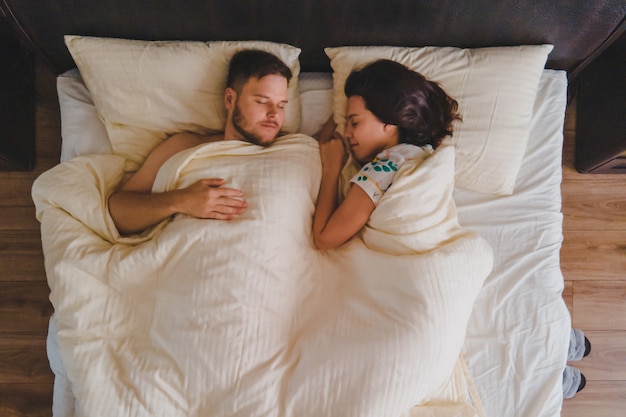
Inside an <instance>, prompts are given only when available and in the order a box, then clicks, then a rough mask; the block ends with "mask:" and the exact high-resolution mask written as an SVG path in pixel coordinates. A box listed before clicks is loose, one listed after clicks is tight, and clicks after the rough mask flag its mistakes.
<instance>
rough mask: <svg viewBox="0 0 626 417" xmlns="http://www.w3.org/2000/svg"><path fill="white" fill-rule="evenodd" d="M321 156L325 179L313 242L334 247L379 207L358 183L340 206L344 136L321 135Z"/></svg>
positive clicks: (318, 200) (341, 242) (359, 226)
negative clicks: (339, 193) (339, 189)
mask: <svg viewBox="0 0 626 417" xmlns="http://www.w3.org/2000/svg"><path fill="white" fill-rule="evenodd" d="M322 131H323V129H322ZM320 157H321V159H322V180H321V184H320V191H319V194H318V197H317V203H316V206H315V214H314V217H313V242H314V244H315V247H317V248H318V249H333V248H336V247H338V246H340V245H342V244H343V243H345V242H346V241H348V240H349V239H350V238H351V237H352V236H354V235H355V234H356V233H357V232H358V231H359V230H360V229H361V228H362V227H363V226H364V225H365V223H367V220H368V219H369V216H370V214H371V213H372V211H374V208H375V206H374V203H373V202H372V200H371V199H370V198H369V196H368V195H367V194H366V193H365V191H363V190H362V189H361V187H358V186H357V187H355V186H352V187H351V188H350V191H349V192H348V195H347V196H346V198H345V199H344V201H343V202H342V203H341V205H338V197H337V194H338V188H339V176H340V175H341V170H342V168H343V164H344V163H345V160H346V150H345V147H344V145H343V141H342V139H341V138H339V137H337V136H334V137H332V138H331V139H327V138H324V137H320Z"/></svg>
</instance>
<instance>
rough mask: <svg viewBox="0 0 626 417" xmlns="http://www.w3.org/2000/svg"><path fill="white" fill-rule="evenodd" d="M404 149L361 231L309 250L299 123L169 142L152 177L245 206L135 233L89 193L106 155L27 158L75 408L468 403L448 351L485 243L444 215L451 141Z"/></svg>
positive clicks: (311, 174)
mask: <svg viewBox="0 0 626 417" xmlns="http://www.w3.org/2000/svg"><path fill="white" fill-rule="evenodd" d="M405 165H406V167H403V169H402V170H401V171H400V172H399V173H398V175H397V179H396V182H395V183H394V185H393V186H392V187H391V188H390V190H389V191H388V192H387V193H386V194H385V196H384V197H383V200H381V203H380V204H379V206H378V207H377V209H376V210H375V212H374V214H373V215H372V218H371V221H370V223H369V224H368V226H367V227H366V229H365V231H364V232H363V235H362V236H360V237H356V238H354V239H352V240H351V241H350V242H348V244H346V245H344V246H343V247H342V248H340V249H338V250H335V251H326V252H324V251H317V250H315V248H314V246H313V245H312V240H311V222H312V215H313V211H314V207H315V199H316V197H317V192H318V187H319V180H320V174H321V167H320V161H319V151H318V147H317V143H316V142H315V141H314V140H313V139H311V138H309V137H306V136H303V135H290V136H286V137H284V138H281V140H279V141H277V143H276V144H274V145H273V146H271V147H269V148H262V147H258V146H255V145H251V144H247V143H243V142H238V141H226V142H218V143H212V144H207V145H202V146H199V147H197V148H194V149H190V150H188V151H184V152H181V153H180V154H177V155H175V156H174V157H173V158H172V159H170V160H169V161H168V162H167V163H166V164H165V165H164V166H163V167H162V169H161V171H160V172H159V174H158V177H157V180H156V182H155V186H154V190H155V191H165V190H169V189H173V188H178V187H185V186H187V185H189V184H191V183H193V182H194V181H196V180H198V179H200V178H212V177H220V178H224V179H225V180H226V184H227V186H229V187H234V188H239V189H241V190H243V192H244V195H245V198H246V201H247V202H248V209H247V210H246V212H245V213H244V214H243V215H241V216H240V217H238V218H236V219H233V220H231V221H217V220H200V219H195V218H191V217H189V216H184V215H177V216H175V217H174V218H173V219H171V220H168V221H166V222H163V223H162V224H161V225H159V226H158V227H155V228H153V229H152V230H150V231H149V232H147V233H145V234H144V235H139V236H132V237H120V236H119V234H118V233H117V231H116V230H115V227H114V225H113V223H112V220H111V218H110V216H109V214H108V210H107V207H106V201H107V198H108V195H109V194H110V193H111V192H112V190H113V189H114V188H115V186H116V185H117V183H118V182H119V181H120V179H121V178H122V175H123V166H124V161H123V159H121V158H119V157H115V156H89V157H80V158H76V159H74V160H72V161H69V162H66V163H63V164H61V165H59V166H57V167H55V168H53V169H52V170H50V171H48V172H46V173H44V174H43V175H42V176H41V177H40V178H39V179H38V180H37V181H36V182H35V184H34V186H33V199H34V201H35V204H36V208H37V217H38V219H39V220H40V221H41V228H42V243H43V248H44V253H45V260H46V272H47V276H48V282H49V285H50V288H51V301H52V303H53V305H54V308H55V316H56V320H57V327H58V340H59V348H60V352H61V356H62V360H63V363H64V365H65V367H66V369H67V375H68V378H69V379H70V381H71V383H72V387H73V392H74V395H75V397H76V399H77V401H76V413H77V415H81V416H93V415H111V416H112V415H115V416H168V417H170V416H186V417H189V416H207V415H219V416H247V417H249V416H299V417H304V416H322V415H323V416H335V415H336V416H339V415H340V416H355V417H356V416H358V417H363V416H400V415H402V414H403V413H409V412H410V413H418V414H411V415H420V416H422V415H446V416H447V415H454V414H451V413H448V414H441V413H440V412H439V411H437V412H436V413H435V414H432V413H433V412H435V411H436V410H442V409H446V410H448V411H453V410H461V409H463V410H465V411H463V412H459V413H456V415H472V414H468V413H466V411H467V410H474V408H473V407H471V405H469V404H468V401H467V400H466V395H465V394H466V393H464V392H459V389H458V387H459V386H464V385H463V384H461V385H459V384H458V382H459V381H458V379H459V378H463V377H464V376H465V375H466V374H467V373H466V372H465V373H464V372H458V369H459V368H458V358H459V354H460V351H461V347H462V343H463V339H464V336H465V329H466V325H467V321H468V319H469V316H470V313H471V310H472V305H473V302H474V300H475V298H476V295H477V294H478V292H479V290H480V288H481V286H482V283H483V281H484V279H485V278H486V276H487V275H488V274H489V272H490V270H491V263H492V257H491V256H492V255H491V249H490V248H489V246H488V245H487V243H486V242H485V241H484V240H483V239H481V238H480V237H478V236H477V235H475V234H473V233H471V232H470V231H467V230H464V229H462V228H461V227H459V225H458V222H457V221H456V211H455V209H454V203H453V201H452V198H451V190H452V187H453V175H454V152H452V150H451V149H446V148H441V149H440V150H437V151H436V152H435V153H434V154H433V155H432V156H431V157H430V158H428V159H427V160H426V161H425V162H423V163H422V164H417V163H416V164H413V165H411V164H405ZM455 378H456V379H455ZM454 381H456V383H452V382H454ZM451 387H452V388H454V387H456V392H455V390H454V389H452V388H451ZM451 393H452V394H451ZM444 394H445V396H447V397H445V398H446V401H440V399H441V398H443V396H444ZM446 404H447V405H446ZM474 411H475V410H474ZM474 411H472V412H474ZM420 413H421V414H420ZM424 413H431V414H424Z"/></svg>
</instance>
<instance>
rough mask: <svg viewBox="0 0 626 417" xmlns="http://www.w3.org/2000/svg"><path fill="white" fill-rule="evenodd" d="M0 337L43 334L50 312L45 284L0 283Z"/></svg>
mask: <svg viewBox="0 0 626 417" xmlns="http://www.w3.org/2000/svg"><path fill="white" fill-rule="evenodd" d="M0 294H1V296H0V336H2V337H4V336H18V335H23V334H46V333H47V331H48V321H49V319H50V315H51V314H52V312H53V308H52V305H51V304H50V301H49V299H48V297H49V294H50V289H49V288H48V284H47V283H45V282H0Z"/></svg>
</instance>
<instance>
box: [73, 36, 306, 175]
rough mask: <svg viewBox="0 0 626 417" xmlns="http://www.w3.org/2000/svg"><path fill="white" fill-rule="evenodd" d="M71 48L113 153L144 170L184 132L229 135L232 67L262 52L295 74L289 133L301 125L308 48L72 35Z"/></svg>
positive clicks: (287, 115) (289, 114) (291, 88)
mask: <svg viewBox="0 0 626 417" xmlns="http://www.w3.org/2000/svg"><path fill="white" fill-rule="evenodd" d="M65 43H66V45H67V47H68V49H69V51H70V53H71V54H72V57H73V58H74V62H76V65H77V67H78V69H79V71H80V73H81V75H82V77H83V79H84V81H85V84H86V86H87V88H88V89H89V92H90V93H91V96H92V98H93V101H94V103H95V106H96V109H97V110H98V113H99V115H100V118H101V119H102V121H103V122H104V125H105V127H106V129H107V132H108V135H109V139H110V141H111V146H112V149H113V152H114V153H116V154H118V155H122V156H124V157H125V158H127V160H128V162H129V164H128V165H127V169H136V168H137V167H138V166H139V165H140V164H141V163H142V162H143V160H144V159H145V157H146V156H147V155H148V153H149V152H150V151H151V150H152V149H153V148H154V147H155V146H156V145H157V144H158V143H159V142H160V141H161V140H163V139H165V138H167V137H168V136H170V135H172V134H174V133H176V132H181V131H191V132H196V133H204V134H206V133H209V132H218V131H223V129H224V122H225V115H226V109H225V108H224V105H223V97H224V88H225V86H226V76H227V72H228V62H229V60H230V58H231V57H232V55H234V54H235V53H236V52H237V51H239V50H241V49H246V48H249V49H262V50H265V51H268V52H272V53H274V54H275V55H277V56H278V57H279V58H281V59H282V60H283V61H284V62H285V64H287V66H289V68H290V69H291V71H292V73H293V78H292V80H291V82H290V84H289V100H290V101H289V104H288V106H287V111H286V119H285V125H284V130H285V131H287V132H295V131H297V130H298V129H299V126H300V112H301V110H300V101H299V96H298V86H297V82H298V74H299V72H300V63H299V61H298V57H299V55H300V49H298V48H296V47H293V46H290V45H285V44H277V43H272V42H262V41H242V42H208V43H205V42H195V41H137V40H128V39H113V38H95V37H84V36H73V35H68V36H66V37H65Z"/></svg>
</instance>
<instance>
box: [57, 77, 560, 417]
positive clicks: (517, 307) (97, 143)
mask: <svg viewBox="0 0 626 417" xmlns="http://www.w3.org/2000/svg"><path fill="white" fill-rule="evenodd" d="M57 86H58V92H59V100H60V104H61V117H62V135H63V145H62V153H61V159H62V160H67V159H71V158H72V157H74V156H76V155H82V154H88V153H107V152H110V146H109V145H108V140H107V137H106V131H105V130H104V128H103V126H102V124H101V123H100V121H99V120H98V117H97V113H96V111H95V108H94V107H93V104H92V103H91V101H90V98H89V94H88V91H87V90H86V88H85V87H84V85H83V84H82V82H81V81H80V78H79V75H78V73H77V72H76V71H73V72H69V73H66V74H64V75H62V76H60V77H59V78H58V84H57ZM300 89H301V98H302V104H303V126H302V131H303V132H304V133H307V134H312V133H314V132H315V131H316V130H317V129H318V127H319V126H320V125H321V124H322V123H323V122H324V121H325V120H326V119H327V118H328V116H329V115H330V112H331V103H332V78H331V76H330V74H327V73H304V74H301V78H300ZM566 90H567V79H566V75H565V72H563V71H553V70H545V71H544V73H543V75H542V78H541V82H540V86H539V89H538V96H537V102H536V105H535V113H534V117H533V126H532V129H531V135H530V142H529V146H528V149H527V151H526V155H525V157H524V161H523V164H522V168H521V171H520V173H519V176H518V180H517V184H516V187H515V193H514V194H513V195H511V196H508V197H493V196H489V195H485V194H478V193H473V192H468V191H464V190H459V189H457V190H456V191H455V201H456V203H457V207H458V213H459V219H460V221H461V224H462V225H463V226H466V227H469V228H471V229H473V230H475V231H477V232H478V233H479V234H481V235H482V236H483V237H484V238H485V239H487V240H488V241H489V243H490V244H491V246H492V247H493V249H494V269H493V272H492V273H491V275H490V276H489V278H488V279H487V281H486V283H485V286H484V289H483V290H482V292H481V294H480V296H479V297H478V300H477V302H476V304H475V306H474V311H473V315H472V318H471V321H470V324H469V327H468V334H467V339H466V342H465V348H464V355H465V359H466V362H467V364H468V367H469V371H470V374H471V375H472V377H473V379H474V382H475V384H476V387H477V389H478V392H479V394H480V396H481V399H482V401H483V405H484V408H485V411H486V414H487V416H492V417H504V416H507V417H509V416H510V417H513V416H524V417H540V416H546V417H547V416H550V417H556V416H559V415H560V410H561V404H562V388H561V377H562V371H563V367H564V366H565V362H566V356H567V344H568V341H569V332H570V330H569V329H570V316H569V313H568V310H567V308H566V306H565V304H564V302H563V300H562V297H561V292H562V290H563V277H562V274H561V271H560V265H559V251H560V247H561V241H562V232H561V229H562V227H561V226H562V214H561V194H560V182H561V150H562V142H563V120H564V114H565V107H566ZM48 357H49V359H50V364H51V368H52V370H53V371H54V373H55V376H56V378H55V390H54V404H53V415H54V416H57V417H58V416H63V417H66V416H73V415H74V405H73V401H74V400H73V395H72V392H71V387H70V385H69V383H68V381H67V378H66V377H65V373H64V366H63V364H62V362H61V359H60V356H59V353H58V350H57V345H56V329H55V325H54V318H53V319H52V320H51V322H50V330H49V334H48Z"/></svg>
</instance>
